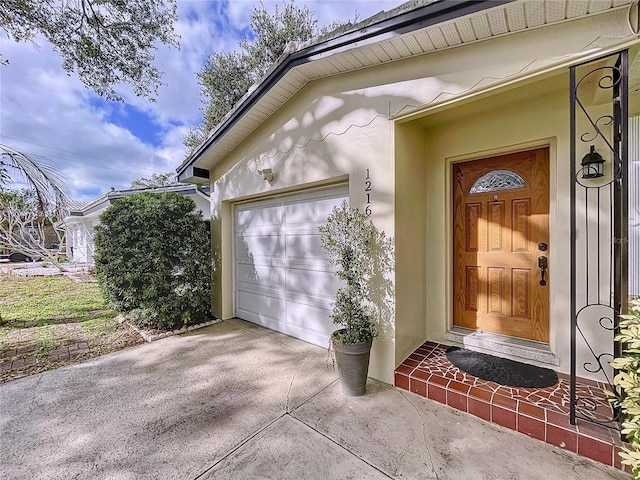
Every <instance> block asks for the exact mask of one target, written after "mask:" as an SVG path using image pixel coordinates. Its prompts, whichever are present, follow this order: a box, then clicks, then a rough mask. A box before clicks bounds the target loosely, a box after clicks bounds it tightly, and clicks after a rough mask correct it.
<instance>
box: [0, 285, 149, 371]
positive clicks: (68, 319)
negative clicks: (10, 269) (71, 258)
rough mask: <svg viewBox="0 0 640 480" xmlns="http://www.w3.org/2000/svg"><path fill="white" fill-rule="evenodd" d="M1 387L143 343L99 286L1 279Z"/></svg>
mask: <svg viewBox="0 0 640 480" xmlns="http://www.w3.org/2000/svg"><path fill="white" fill-rule="evenodd" d="M0 316H1V319H0V383H4V382H7V381H9V380H13V379H14V378H19V377H23V376H26V375H32V374H34V373H39V372H42V371H45V370H50V369H52V368H57V367H60V366H63V365H69V364H72V363H79V362H82V361H84V360H87V359H89V358H93V357H97V356H99V355H103V354H105V353H109V352H114V351H116V350H121V349H122V348H125V347H128V346H131V345H136V344H138V343H142V342H143V340H142V339H141V338H140V336H139V335H138V334H137V333H135V332H133V331H132V330H130V329H129V328H128V327H127V326H126V325H121V324H119V323H118V321H117V320H116V316H117V313H116V312H114V311H113V310H109V309H108V308H107V307H106V305H105V301H104V299H103V298H102V294H101V292H100V289H99V288H98V284H97V283H95V282H76V281H74V280H71V279H69V278H67V277H64V276H61V277H21V276H16V275H5V274H0Z"/></svg>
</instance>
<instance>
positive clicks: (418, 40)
mask: <svg viewBox="0 0 640 480" xmlns="http://www.w3.org/2000/svg"><path fill="white" fill-rule="evenodd" d="M632 1H633V0H565V1H560V0H548V1H543V0H523V1H518V2H513V3H508V4H504V5H501V6H497V7H494V8H491V9H487V10H483V11H481V12H478V13H474V14H472V15H468V16H465V17H461V18H457V19H455V20H451V21H448V22H443V23H440V24H438V25H433V26H430V27H427V28H425V29H421V30H416V31H413V32H409V33H405V34H402V35H398V36H395V37H391V38H386V39H384V40H380V41H377V42H370V43H368V42H367V41H366V40H365V41H362V42H358V44H357V45H354V46H353V47H352V48H350V49H348V50H346V51H344V50H343V51H340V52H339V53H335V54H331V55H327V56H325V57H321V58H319V59H316V60H313V61H310V62H307V63H304V64H302V65H299V66H295V67H293V68H291V69H289V71H288V72H287V73H286V74H285V75H284V76H283V77H282V78H281V79H280V80H279V81H278V82H277V84H276V85H274V86H273V87H272V88H271V89H270V90H269V91H268V92H267V93H266V94H265V95H264V96H263V97H262V98H261V99H260V100H259V101H258V102H257V103H256V104H255V105H254V107H253V108H252V109H251V110H250V111H249V112H248V113H246V114H245V115H244V116H243V117H242V118H241V119H239V120H238V121H237V122H236V124H235V125H233V126H232V127H230V129H229V131H227V133H226V134H225V135H223V136H222V137H221V138H220V139H218V140H217V141H216V142H215V144H214V145H212V147H211V148H210V150H209V152H208V153H207V154H206V155H203V157H201V158H200V160H199V161H198V162H197V166H199V167H201V168H211V167H212V166H213V165H215V164H216V163H217V162H218V161H220V160H221V159H222V158H224V157H225V156H226V155H227V154H229V153H230V152H231V151H232V150H233V149H234V148H235V147H236V146H237V145H238V144H239V143H241V142H242V140H244V139H245V138H246V137H248V136H249V135H250V134H251V133H252V132H253V131H254V130H255V129H256V128H257V127H258V126H259V125H260V124H261V123H262V122H263V121H265V120H266V119H267V118H268V117H269V116H270V115H272V114H273V113H275V112H276V110H278V109H279V108H280V107H281V106H282V105H284V103H286V102H287V101H288V100H289V99H290V98H291V97H293V96H294V95H295V93H296V92H297V91H299V90H300V89H301V88H302V87H304V86H305V85H306V84H307V83H309V82H311V81H313V80H317V79H321V78H324V77H329V76H334V75H339V74H341V73H347V72H351V71H354V70H359V69H362V68H367V67H372V66H375V65H381V64H383V63H387V62H393V61H396V60H401V59H403V58H409V57H411V56H414V55H423V54H426V53H429V52H433V51H437V50H443V49H447V48H452V47H456V46H459V45H464V44H467V43H473V42H477V41H480V40H484V39H487V38H491V37H498V36H502V35H508V34H511V33H516V32H520V31H524V30H530V29H534V28H539V27H543V26H545V25H551V24H554V23H559V22H564V21H567V20H571V19H575V18H579V17H584V16H587V15H591V14H597V13H602V12H604V11H607V10H611V9H614V8H619V7H625V8H626V7H627V6H628V5H630V4H631V3H632ZM245 100H246V98H245ZM212 134H215V131H214V132H212Z"/></svg>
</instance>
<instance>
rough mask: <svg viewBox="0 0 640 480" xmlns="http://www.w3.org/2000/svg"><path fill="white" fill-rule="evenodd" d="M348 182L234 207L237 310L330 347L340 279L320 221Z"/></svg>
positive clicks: (253, 319) (343, 197)
mask: <svg viewBox="0 0 640 480" xmlns="http://www.w3.org/2000/svg"><path fill="white" fill-rule="evenodd" d="M347 196H348V193H347V187H346V186H344V187H340V188H332V189H330V190H319V191H313V192H306V193H300V194H296V195H290V196H284V197H278V198H274V199H269V200H261V201H256V202H251V203H245V204H240V205H237V206H236V208H235V253H234V255H235V310H236V311H235V315H236V316H237V317H239V318H242V319H244V320H248V321H250V322H254V323H257V324H259V325H262V326H265V327H267V328H271V329H273V330H278V331H280V332H282V333H286V334H287V335H291V336H294V337H297V338H300V339H302V340H305V341H307V342H310V343H313V344H315V345H319V346H322V347H326V346H327V345H328V342H329V335H330V333H331V332H332V331H333V330H335V326H334V325H333V324H332V323H331V321H330V320H329V309H330V306H331V302H332V301H333V299H334V296H335V292H336V290H337V288H338V287H339V285H340V283H339V281H338V280H337V279H336V278H335V276H334V275H333V274H332V273H331V272H330V271H329V269H328V267H327V263H326V258H325V255H324V253H323V251H322V248H321V246H320V236H319V233H318V226H319V225H322V224H323V223H324V222H325V220H326V218H327V215H328V214H329V213H330V212H331V209H332V208H333V207H334V206H335V205H339V204H340V203H341V202H342V201H343V200H346V199H347Z"/></svg>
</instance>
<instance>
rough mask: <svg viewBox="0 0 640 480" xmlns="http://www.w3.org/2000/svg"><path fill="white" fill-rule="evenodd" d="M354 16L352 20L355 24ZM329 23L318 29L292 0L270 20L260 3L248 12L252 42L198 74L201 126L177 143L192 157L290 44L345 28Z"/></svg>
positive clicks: (218, 55) (212, 59)
mask: <svg viewBox="0 0 640 480" xmlns="http://www.w3.org/2000/svg"><path fill="white" fill-rule="evenodd" d="M357 18H358V15H357V13H356V14H355V19H354V22H355V21H356V20H357ZM350 24H351V22H350V21H346V22H332V23H331V24H329V25H328V26H325V27H322V28H320V29H318V20H317V19H316V17H315V14H314V13H313V12H312V11H311V10H309V7H306V6H305V7H298V6H297V5H296V4H295V2H294V0H289V1H283V3H282V9H280V8H279V7H278V6H277V5H276V8H275V12H274V13H273V14H270V13H269V12H268V11H267V8H266V7H265V6H264V5H263V4H262V3H260V5H259V6H254V7H253V10H252V11H251V27H250V28H251V31H252V35H251V37H249V38H247V37H245V38H244V39H243V40H241V41H240V42H239V43H238V46H239V47H240V50H239V51H235V52H220V51H218V52H213V53H211V54H210V55H209V57H208V58H207V59H206V61H205V64H204V67H202V70H200V71H199V72H198V73H197V76H198V81H199V83H200V87H201V89H200V93H201V97H202V103H203V104H204V106H203V108H202V121H201V122H200V125H198V126H197V127H196V128H195V129H193V130H191V131H190V132H189V133H188V134H187V135H186V136H185V137H184V138H183V139H182V142H183V143H184V144H185V146H187V147H188V148H189V150H190V151H194V150H195V149H196V148H197V147H198V146H199V145H200V144H201V143H202V142H203V141H204V140H205V139H206V138H207V135H208V134H209V132H210V131H211V130H213V129H214V128H215V127H216V126H217V125H218V124H219V123H220V122H221V121H222V120H223V119H224V117H225V116H226V115H227V113H229V112H230V111H231V110H232V109H233V107H234V106H235V104H236V103H237V102H238V101H239V100H240V99H241V98H242V97H243V96H244V95H245V94H246V93H247V91H248V90H249V88H250V87H251V85H253V84H254V83H255V82H257V81H259V80H260V79H261V78H262V77H263V76H264V75H266V74H267V72H268V71H269V69H270V68H271V67H272V66H273V64H274V63H275V62H276V61H277V60H278V59H279V58H280V56H281V55H282V54H283V53H284V51H285V49H286V48H287V46H288V45H289V43H290V42H298V43H300V42H304V41H307V40H309V39H311V38H313V37H314V36H315V35H318V34H325V33H328V31H330V29H335V28H338V27H340V26H343V25H350Z"/></svg>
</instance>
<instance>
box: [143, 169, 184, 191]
mask: <svg viewBox="0 0 640 480" xmlns="http://www.w3.org/2000/svg"><path fill="white" fill-rule="evenodd" d="M173 185H180V182H178V180H177V178H176V174H175V173H174V172H167V173H153V174H151V177H149V178H146V177H142V178H138V179H137V180H134V181H133V182H131V188H158V187H171V186H173Z"/></svg>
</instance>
